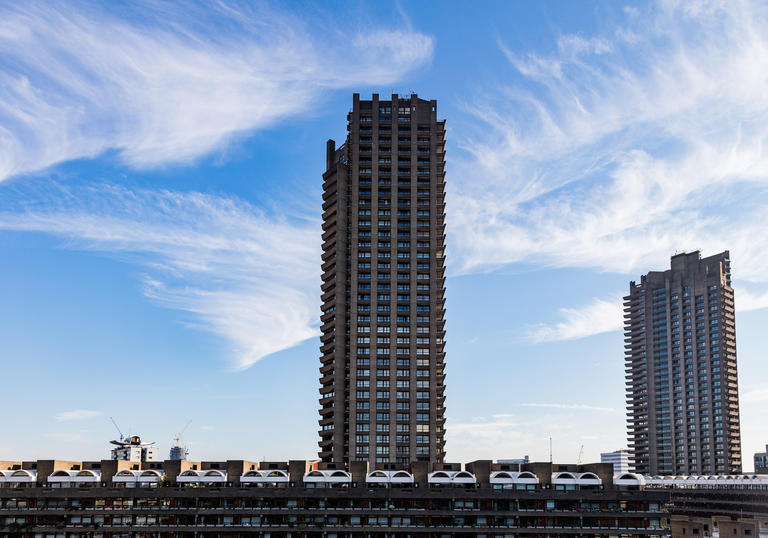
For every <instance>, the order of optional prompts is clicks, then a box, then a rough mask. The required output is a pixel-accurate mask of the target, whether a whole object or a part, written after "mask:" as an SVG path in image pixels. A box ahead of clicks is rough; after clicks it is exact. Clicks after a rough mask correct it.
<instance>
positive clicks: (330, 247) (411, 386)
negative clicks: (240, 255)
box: [318, 94, 445, 468]
mask: <svg viewBox="0 0 768 538" xmlns="http://www.w3.org/2000/svg"><path fill="white" fill-rule="evenodd" d="M347 121H348V123H347V130H348V133H347V139H346V141H345V143H344V144H343V145H342V146H340V147H338V148H337V147H336V144H335V142H334V141H333V140H329V141H328V144H327V159H326V160H327V162H326V172H325V174H324V175H323V235H322V240H323V247H322V248H323V253H322V297H321V299H322V314H321V324H322V325H321V331H322V335H321V347H320V351H321V359H320V360H321V367H320V385H321V386H320V420H319V424H320V441H319V445H320V449H319V453H318V455H319V457H320V459H321V460H322V461H324V462H338V463H342V464H349V463H350V462H355V461H357V462H360V461H366V462H369V463H370V465H371V466H372V468H386V467H392V466H393V465H394V466H396V465H403V464H407V463H409V462H414V461H429V462H442V461H443V458H444V455H445V438H444V425H445V418H444V413H445V371H444V368H445V351H444V346H445V121H438V119H437V102H436V101H434V100H431V101H428V100H424V99H420V98H419V97H418V96H417V95H415V94H411V95H409V96H407V97H405V96H398V95H397V94H393V95H392V96H391V98H390V99H380V98H379V96H378V95H377V94H373V96H372V99H371V100H361V99H360V96H359V95H358V94H355V95H354V97H353V105H352V110H351V111H350V112H349V115H348V117H347Z"/></svg>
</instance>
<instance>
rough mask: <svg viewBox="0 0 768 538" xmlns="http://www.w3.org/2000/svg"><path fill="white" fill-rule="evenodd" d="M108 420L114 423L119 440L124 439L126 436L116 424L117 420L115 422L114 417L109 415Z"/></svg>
mask: <svg viewBox="0 0 768 538" xmlns="http://www.w3.org/2000/svg"><path fill="white" fill-rule="evenodd" d="M109 420H111V421H112V424H114V425H115V429H116V430H117V433H118V434H119V435H120V441H125V440H126V437H125V436H124V435H123V432H121V431H120V426H118V425H117V422H115V419H114V418H112V417H109Z"/></svg>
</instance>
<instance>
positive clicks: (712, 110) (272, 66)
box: [0, 1, 768, 469]
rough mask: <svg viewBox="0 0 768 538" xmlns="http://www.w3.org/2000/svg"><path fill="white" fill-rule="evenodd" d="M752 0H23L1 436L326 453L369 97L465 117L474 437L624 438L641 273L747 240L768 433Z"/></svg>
mask: <svg viewBox="0 0 768 538" xmlns="http://www.w3.org/2000/svg"><path fill="white" fill-rule="evenodd" d="M766 36H768V13H766V7H765V5H762V6H761V5H759V4H757V3H754V4H753V3H749V2H737V1H728V2H698V1H694V2H673V1H667V2H660V3H621V2H586V1H584V2H581V1H580V2H573V1H560V2H557V1H551V2H544V3H533V2H488V3H485V4H477V3H466V2H449V3H445V2H412V3H406V2H401V3H392V4H390V3H370V4H366V3H359V2H349V3H345V2H328V3H323V4H322V7H318V6H317V5H314V4H310V3H307V4H300V3H295V2H285V3H233V4H219V3H211V4H205V5H203V4H198V3H191V2H190V3H171V2H167V3H166V2H149V1H142V2H131V3H122V4H116V3H109V4H99V3H91V2H86V3H74V2H73V3H68V4H61V5H57V6H56V7H51V6H50V5H46V4H45V3H42V2H40V3H36V2H29V3H27V2H25V3H15V2H2V1H0V275H2V278H0V298H2V300H0V357H1V358H2V364H3V374H2V379H3V385H4V390H3V396H2V402H3V407H4V408H6V409H9V410H11V412H7V413H6V414H5V418H4V430H5V431H6V432H13V435H10V436H2V438H0V459H11V458H24V459H31V458H38V457H39V458H43V457H58V458H100V457H106V455H107V450H108V447H107V445H106V441H108V440H109V439H111V438H112V437H113V436H114V434H115V432H114V429H113V427H112V425H111V423H110V422H109V418H108V417H110V416H114V417H115V419H116V420H117V421H118V422H119V424H120V425H121V427H122V428H123V429H124V430H128V429H130V430H131V431H132V432H135V433H139V434H141V435H142V436H143V437H144V438H145V439H147V440H154V441H157V442H158V443H159V445H160V447H161V452H163V453H165V452H166V451H167V449H168V447H169V445H170V443H171V439H172V437H173V435H174V433H175V432H176V431H178V430H179V429H180V428H182V427H183V425H184V424H185V423H186V422H187V421H188V420H189V419H192V424H191V425H190V427H189V429H188V430H187V431H186V433H185V439H186V442H187V443H188V444H189V446H190V448H191V451H192V457H193V458H238V457H240V458H250V459H260V458H267V459H273V460H275V459H283V458H311V457H313V456H314V455H315V454H316V450H317V444H316V442H317V434H316V430H317V416H318V415H317V388H318V380H317V378H318V366H319V361H318V339H317V333H318V330H317V327H318V314H319V304H320V303H319V282H320V280H319V261H320V223H319V219H320V200H321V174H322V172H323V167H324V163H325V156H324V151H325V141H326V139H327V138H335V139H336V140H337V141H338V142H340V141H341V140H342V139H343V138H344V136H345V122H346V113H347V111H348V110H349V108H350V106H351V99H352V93H353V92H359V93H360V94H361V95H362V96H363V97H367V96H369V95H370V94H371V93H372V92H377V93H379V94H380V95H389V94H390V93H392V92H393V91H395V92H398V93H408V92H410V91H414V92H417V93H418V94H419V95H420V96H422V97H424V98H428V99H437V100H438V112H439V115H440V116H441V117H442V118H445V119H447V126H448V136H447V138H448V144H447V160H448V166H447V170H448V176H447V180H448V196H447V204H448V206H447V224H448V241H447V243H448V267H449V278H448V282H447V288H448V291H447V306H448V314H447V319H448V323H447V334H448V345H447V352H448V356H447V364H448V370H447V374H448V378H447V385H448V389H447V416H448V424H447V429H448V434H447V451H448V459H449V460H452V461H470V460H472V459H477V458H505V457H507V458H509V457H518V456H521V455H523V454H529V455H530V456H531V457H532V458H534V459H546V458H547V457H548V452H549V437H550V436H551V437H552V438H553V447H554V457H555V459H557V460H560V461H575V460H576V458H577V457H578V454H579V450H580V446H581V445H582V444H583V445H584V458H583V459H584V460H589V461H594V460H596V459H598V457H599V456H598V454H599V452H600V451H607V450H614V449H618V448H621V447H623V446H625V443H626V441H625V435H626V433H625V416H624V392H623V391H624V385H623V383H624V372H623V342H622V335H621V331H620V325H621V301H620V298H621V296H622V294H623V293H625V292H626V290H627V289H628V281H629V280H631V279H637V278H638V277H639V275H640V274H642V273H644V272H647V271H648V270H660V269H664V268H665V267H667V264H668V263H669V256H670V255H672V254H673V253H675V252H676V251H679V250H688V251H690V250H694V249H697V248H698V249H702V251H703V253H704V255H709V254H713V253H715V252H719V251H721V250H724V249H730V251H731V258H732V266H733V273H734V287H735V289H736V306H737V338H738V354H739V381H740V391H741V403H742V409H741V412H742V432H743V439H742V441H743V452H744V456H745V457H744V460H745V469H750V468H751V465H752V453H753V452H755V451H757V450H759V449H761V447H762V446H763V445H764V444H765V443H766V442H768V431H766V429H765V426H764V424H766V423H768V366H767V365H766V356H765V346H764V345H761V342H760V338H761V335H762V333H764V327H765V325H766V323H767V322H768V310H766V308H767V307H768V257H767V256H766V254H765V253H766V252H768V234H766V224H765V221H766V214H768V213H767V212H766V209H768V190H767V189H768V157H766V150H765V147H764V146H765V144H766V142H768V93H767V92H766V91H765V90H766V86H767V85H768V75H766V73H768V37H766Z"/></svg>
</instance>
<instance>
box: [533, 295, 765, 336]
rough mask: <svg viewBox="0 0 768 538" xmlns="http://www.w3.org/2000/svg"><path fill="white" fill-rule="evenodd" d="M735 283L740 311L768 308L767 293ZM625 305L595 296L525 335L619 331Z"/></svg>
mask: <svg viewBox="0 0 768 538" xmlns="http://www.w3.org/2000/svg"><path fill="white" fill-rule="evenodd" d="M735 286H736V288H737V291H736V292H735V297H736V301H735V306H736V311H737V312H747V311H750V310H760V309H762V308H768V292H764V293H754V292H752V291H751V290H750V289H749V288H747V287H745V286H740V285H739V284H735ZM622 308H623V300H622V296H621V294H616V295H615V296H614V297H611V298H608V299H600V298H595V299H593V300H592V302H591V303H589V304H587V305H585V306H583V307H581V308H560V309H558V314H559V316H560V317H561V318H562V321H558V322H555V323H552V324H546V323H540V324H537V325H533V326H530V327H527V328H526V331H525V338H526V340H529V341H530V342H533V343H542V342H559V341H563V340H576V339H579V338H586V337H588V336H593V335H596V334H602V333H606V332H611V331H618V330H620V329H622V327H623V324H624V318H623V310H622Z"/></svg>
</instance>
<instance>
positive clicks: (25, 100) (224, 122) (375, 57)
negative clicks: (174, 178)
mask: <svg viewBox="0 0 768 538" xmlns="http://www.w3.org/2000/svg"><path fill="white" fill-rule="evenodd" d="M315 16H316V19H315V20H314V21H313V23H310V22H309V21H308V20H305V19H303V18H302V17H300V16H297V15H294V14H290V13H287V12H285V11H280V10H277V9H271V8H269V7H268V6H267V5H266V4H258V5H256V4H251V3H246V2H237V3H231V4H223V3H204V4H201V3H196V2H181V3H174V4H171V3H169V2H162V1H160V2H149V1H141V2H135V3H130V4H120V5H111V6H110V7H109V8H107V7H105V6H104V5H99V4H97V3H93V2H86V1H83V2H75V3H68V4H57V5H52V4H50V3H43V2H23V3H13V2H6V3H4V4H3V5H1V6H0V181H2V180H3V179H5V178H8V177H10V176H13V175H17V174H22V173H25V172H34V171H38V170H41V169H43V168H45V167H47V166H50V165H53V164H56V163H60V162H63V161H67V160H71V159H77V158H87V157H93V156H96V155H99V154H102V153H104V152H105V151H114V152H116V153H117V154H118V156H119V157H120V158H121V159H122V160H123V161H125V162H126V163H128V164H130V165H132V166H137V167H147V166H154V165H159V164H165V163H186V162H189V161H191V160H193V159H195V158H197V157H199V156H201V155H204V154H206V153H209V152H211V151H214V150H216V149H219V148H221V147H222V146H224V145H225V144H226V143H227V142H228V141H229V140H231V139H232V137H233V136H237V135H239V134H242V133H247V132H249V131H253V130H255V129H260V128H264V127H267V126H270V125H272V124H274V123H275V122H276V121H278V120H280V119H282V118H286V117H289V116H291V115H295V114H297V113H300V112H306V111H308V110H309V109H310V107H311V105H312V104H313V103H316V102H318V101H322V99H323V95H324V94H325V93H326V92H328V91H330V90H334V89H339V88H348V87H355V86H360V85H369V84H374V85H375V84H388V83H391V82H394V81H396V80H398V79H399V78H400V77H401V76H402V75H404V74H405V73H406V72H408V71H409V70H411V69H413V68H414V67H416V66H419V65H421V64H423V63H424V62H425V61H428V60H429V59H430V58H431V56H432V51H433V39H432V38H431V37H429V36H426V35H424V34H421V33H418V32H415V31H410V30H407V31H406V30H390V29H387V28H383V27H358V28H355V29H351V28H350V25H349V24H348V21H345V23H344V25H343V26H340V25H339V23H338V18H337V17H335V16H330V15H329V16H328V17H327V18H325V17H323V15H322V13H315ZM318 21H323V24H318Z"/></svg>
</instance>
